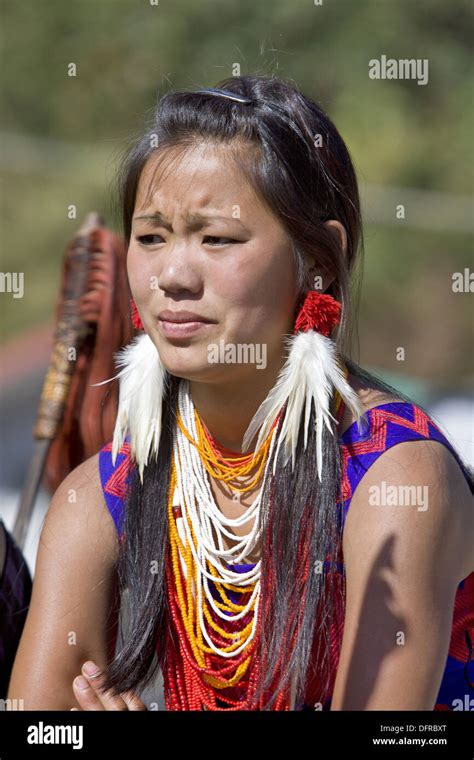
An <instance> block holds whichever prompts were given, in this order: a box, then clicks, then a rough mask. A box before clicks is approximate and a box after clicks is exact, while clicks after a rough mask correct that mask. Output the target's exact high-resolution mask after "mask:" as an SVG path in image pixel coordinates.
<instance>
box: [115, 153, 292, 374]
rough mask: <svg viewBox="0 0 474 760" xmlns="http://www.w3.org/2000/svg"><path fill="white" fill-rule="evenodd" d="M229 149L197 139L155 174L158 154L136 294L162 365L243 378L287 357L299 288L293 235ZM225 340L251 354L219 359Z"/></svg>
mask: <svg viewBox="0 0 474 760" xmlns="http://www.w3.org/2000/svg"><path fill="white" fill-rule="evenodd" d="M226 150H228V148H225V147H221V146H219V147H213V146H209V145H204V144H199V145H197V146H195V147H193V148H190V149H188V150H187V151H186V152H185V153H184V154H182V155H181V156H174V155H173V154H172V153H171V152H170V151H167V154H165V159H166V158H167V157H168V158H172V159H174V160H173V161H172V163H171V164H163V165H162V166H166V168H167V170H166V171H165V172H164V174H163V175H162V176H158V178H157V180H154V179H153V174H154V170H155V168H157V158H158V156H157V155H154V156H151V158H150V159H149V161H148V162H147V164H146V165H145V167H144V170H143V172H142V175H141V178H140V182H139V186H138V190H137V197H136V203H135V209H134V214H133V223H132V234H131V239H130V246H129V249H128V254H127V271H128V277H129V282H130V287H131V290H132V294H133V296H134V299H135V302H136V304H137V308H138V311H139V313H140V317H141V319H142V322H143V325H144V328H145V330H146V332H147V333H148V335H149V336H150V338H151V340H152V341H153V343H154V344H155V346H156V348H157V349H158V351H159V354H160V357H161V360H162V363H163V365H164V366H165V368H166V369H167V370H168V371H169V372H170V373H172V374H174V375H176V376H178V377H184V378H187V379H189V380H193V381H204V382H222V381H224V382H225V381H226V380H230V379H233V380H235V379H236V378H237V379H239V380H240V379H242V380H243V381H244V380H246V379H249V378H251V376H252V374H253V373H255V372H260V371H262V370H264V369H265V367H263V361H262V358H263V356H265V357H266V365H271V364H274V363H275V362H278V361H280V364H281V358H282V356H283V353H282V352H283V341H282V338H283V335H284V334H285V333H289V332H291V331H292V329H293V314H294V307H295V303H296V298H297V295H298V294H297V290H296V265H295V261H294V255H293V252H292V248H291V243H290V239H289V237H288V235H287V233H286V232H285V230H284V228H283V227H282V225H281V224H280V222H279V220H278V219H277V218H276V217H275V216H274V215H273V214H272V213H271V212H270V210H269V209H268V208H267V207H266V206H265V205H264V204H263V203H262V201H261V200H260V199H259V198H258V197H257V196H256V195H255V193H254V191H253V189H252V188H251V186H249V184H248V182H247V181H246V180H245V178H244V176H243V175H242V173H241V172H240V171H239V169H238V168H237V167H235V166H234V165H233V162H232V161H227V162H224V161H223V160H222V159H223V158H224V156H225V153H224V152H225V151H226ZM161 168H162V167H161V166H160V169H161ZM151 182H156V184H150V183H151ZM143 217H152V218H143ZM165 310H166V311H168V312H172V313H173V315H172V316H175V315H178V316H179V313H180V312H182V311H187V312H193V313H194V314H197V315H199V316H200V317H204V318H205V319H207V320H209V322H206V323H203V322H201V323H199V324H197V325H196V324H195V323H194V325H193V324H187V325H186V324H181V325H180V326H179V325H178V326H177V325H176V324H174V325H173V324H172V323H170V322H168V321H167V320H162V319H161V318H160V313H161V312H163V311H165ZM221 342H223V346H224V348H225V347H226V346H229V345H233V346H235V347H237V346H239V345H240V346H242V345H247V346H248V345H252V346H253V347H254V352H253V353H252V352H250V351H249V350H248V349H247V350H244V351H243V352H242V353H240V355H239V353H235V354H234V361H232V360H230V361H229V360H227V361H222V357H223V354H222V353H221V354H220V355H219V354H218V352H217V353H216V348H215V347H216V346H219V345H220V344H221ZM264 347H265V348H264ZM246 351H247V353H246ZM227 356H228V357H229V356H232V354H231V353H230V352H229V351H228V353H227ZM244 356H247V360H245V359H244V358H243V357H244ZM252 356H253V357H254V360H253V362H252V361H251V358H252ZM218 357H220V358H218ZM249 357H250V359H249ZM257 357H260V359H258V358H257ZM259 363H260V365H261V369H260V370H259V369H258V366H259Z"/></svg>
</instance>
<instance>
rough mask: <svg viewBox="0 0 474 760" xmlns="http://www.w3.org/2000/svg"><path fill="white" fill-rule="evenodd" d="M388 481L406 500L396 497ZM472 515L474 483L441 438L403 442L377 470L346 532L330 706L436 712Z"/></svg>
mask: <svg viewBox="0 0 474 760" xmlns="http://www.w3.org/2000/svg"><path fill="white" fill-rule="evenodd" d="M390 486H396V487H398V488H397V492H395V491H393V492H392V495H394V494H397V493H398V497H397V496H396V499H397V498H398V504H392V505H390V503H389V498H388V495H389V491H388V490H387V489H388V488H389V487H390ZM401 486H416V487H418V490H417V491H416V492H415V491H414V490H412V492H411V497H410V498H409V499H408V500H409V501H410V500H411V503H408V504H406V503H405V504H403V503H402V502H403V501H404V500H405V501H406V500H407V495H408V493H409V492H408V491H402V490H400V488H399V487H401ZM384 489H385V491H384ZM384 494H385V495H384ZM377 497H379V498H377ZM377 501H378V502H379V503H378V504H377ZM384 501H385V502H386V503H383V502H384ZM380 502H382V503H380ZM472 521H473V504H472V496H471V493H470V490H469V487H468V485H467V483H466V480H465V478H464V477H463V475H462V472H461V470H460V468H459V465H458V464H457V463H456V461H455V459H454V457H453V456H452V454H451V453H450V452H449V451H448V449H447V448H446V447H445V446H443V445H442V444H440V443H438V442H435V441H412V442H405V443H401V444H398V445H397V446H395V447H393V448H391V449H389V450H388V451H387V452H385V453H384V454H382V455H381V456H380V457H379V458H378V459H377V461H376V462H374V464H373V465H372V467H370V468H369V470H368V471H367V473H366V474H365V475H364V477H363V479H362V480H361V482H360V483H359V485H358V487H357V489H356V491H355V493H354V496H353V499H352V502H351V505H350V508H349V512H348V516H347V521H346V525H345V528H344V535H343V552H344V562H345V567H346V615H345V623H344V636H343V641H342V648H341V656H340V661H339V667H338V671H337V676H336V682H335V686H334V693H333V699H332V705H331V709H332V710H433V708H434V704H435V701H436V697H437V694H438V691H439V686H440V682H441V678H442V675H443V669H444V666H445V663H446V659H447V655H448V649H449V641H450V633H451V626H452V617H453V607H454V598H455V593H456V589H457V586H458V584H459V582H460V581H461V580H462V579H463V578H465V577H466V576H467V575H469V574H470V572H472V571H473V570H474V558H473V555H472V545H471V539H472V527H473V522H472Z"/></svg>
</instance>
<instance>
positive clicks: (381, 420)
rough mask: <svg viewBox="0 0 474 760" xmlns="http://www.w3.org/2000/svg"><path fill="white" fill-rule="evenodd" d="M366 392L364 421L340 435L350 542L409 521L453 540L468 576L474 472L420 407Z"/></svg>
mask: <svg viewBox="0 0 474 760" xmlns="http://www.w3.org/2000/svg"><path fill="white" fill-rule="evenodd" d="M366 398H367V399H369V398H370V400H368V403H367V405H366V406H365V409H366V415H365V418H364V421H363V423H362V424H361V426H360V427H359V426H358V425H357V423H351V424H349V426H348V427H346V430H345V431H344V432H343V433H342V436H341V444H342V451H343V478H342V484H341V502H342V509H343V527H344V541H345V543H346V544H347V543H351V544H352V545H356V544H357V545H359V544H360V545H363V543H364V541H365V538H364V535H365V532H367V533H371V534H372V539H373V540H375V535H376V534H377V532H378V531H380V534H381V535H382V536H385V535H386V534H385V531H388V532H390V531H394V529H395V526H396V525H398V526H399V531H400V534H403V532H404V530H405V528H406V527H407V526H411V527H410V532H411V530H416V534H417V536H418V537H419V538H420V540H423V536H424V538H425V539H426V540H427V541H428V542H430V541H431V539H432V541H433V543H435V542H436V541H437V540H440V538H441V537H442V536H444V537H445V539H446V542H448V541H449V540H452V546H453V547H457V556H458V558H459V559H460V566H459V568H460V569H459V572H460V574H461V578H462V577H465V575H467V574H469V573H470V572H471V571H472V569H473V568H472V557H471V558H469V555H470V552H469V548H468V546H467V544H466V535H467V534H468V531H467V530H466V528H467V526H468V525H470V524H471V523H470V521H471V520H472V507H473V505H472V490H473V479H472V473H471V472H470V471H469V469H468V466H467V465H466V464H465V463H464V462H463V461H462V459H461V457H460V456H459V454H458V452H457V451H456V448H455V446H454V445H453V444H452V442H451V441H450V440H449V438H448V436H447V434H445V433H444V432H443V431H442V429H441V427H440V426H439V425H438V424H437V423H436V422H435V420H433V419H432V417H431V416H430V415H429V414H428V413H427V412H426V411H425V410H424V409H423V408H422V407H421V406H419V405H418V404H416V403H414V402H412V401H409V400H405V399H403V398H397V397H394V396H392V397H388V398H382V397H381V396H380V395H378V394H374V395H373V396H372V397H369V396H367V397H366ZM349 505H350V507H351V508H350V510H349ZM354 512H355V513H356V517H357V518H359V517H361V516H362V515H363V519H361V520H359V519H355V518H354ZM348 514H350V515H352V518H351V519H349V520H348V519H347V517H348ZM419 521H420V522H419ZM346 522H347V525H346ZM415 523H416V527H415ZM418 523H419V524H418ZM430 536H431V538H430ZM372 539H371V540H372ZM454 572H456V571H455V570H454ZM461 578H460V579H461Z"/></svg>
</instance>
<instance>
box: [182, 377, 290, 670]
mask: <svg viewBox="0 0 474 760" xmlns="http://www.w3.org/2000/svg"><path fill="white" fill-rule="evenodd" d="M178 408H179V413H180V415H181V419H182V422H183V425H184V427H185V429H186V430H187V432H188V434H189V435H190V436H191V438H192V439H193V440H197V438H198V434H197V429H196V420H195V416H194V405H193V402H192V398H191V394H190V389H189V382H188V381H187V380H181V382H180V385H179V391H178ZM275 432H276V428H275V429H274V431H273V433H272V436H271V441H270V447H269V451H268V456H267V461H266V463H265V470H264V473H263V481H262V486H261V489H260V491H259V493H258V495H257V496H256V498H255V500H254V501H253V503H252V504H251V505H250V506H249V507H248V509H247V510H246V512H245V513H244V514H243V515H241V516H240V517H237V518H230V517H226V516H225V515H224V514H223V513H222V512H221V510H220V509H219V507H218V506H217V504H216V501H215V498H214V495H213V493H212V491H211V486H210V482H209V475H208V473H207V470H206V468H205V467H204V465H203V463H202V460H201V457H200V455H199V451H198V450H197V448H196V446H194V445H193V444H192V443H191V442H190V441H189V440H188V438H187V437H186V436H185V435H184V433H183V432H182V430H181V429H180V427H179V426H178V425H177V426H176V432H175V437H174V443H173V450H174V462H175V469H176V490H175V494H174V499H173V504H179V505H180V507H181V517H178V518H177V519H176V525H177V530H178V532H179V534H180V537H181V540H182V541H183V544H184V545H189V546H190V548H191V552H192V555H193V558H194V561H195V563H196V578H195V584H196V585H197V610H198V615H199V626H200V629H201V632H202V635H203V637H204V639H205V640H206V642H207V643H208V645H209V646H210V647H211V648H212V650H213V651H214V652H216V654H219V655H221V656H222V657H236V656H238V655H239V654H240V653H241V652H242V650H243V649H244V648H245V647H247V646H248V644H249V643H250V641H251V640H252V639H253V637H254V635H255V631H256V628H257V619H258V600H259V596H260V568H261V560H258V562H257V563H256V564H255V566H254V567H253V568H251V569H250V570H248V571H246V572H242V573H239V572H235V571H232V570H230V569H229V568H228V567H227V566H226V565H225V561H228V562H229V564H230V563H232V562H233V563H235V564H237V563H240V562H241V561H242V559H243V558H244V557H246V556H247V555H250V553H251V551H252V550H253V549H254V548H255V546H256V545H257V543H258V541H259V538H260V533H261V531H260V529H259V515H260V503H261V495H262V493H263V490H264V487H265V483H266V478H267V474H268V472H269V469H270V462H271V459H272V453H273V449H274V444H275V440H276V436H275ZM253 518H255V519H254V525H253V528H252V530H251V531H250V532H249V533H248V535H247V536H244V537H243V538H242V539H241V540H239V541H238V542H237V543H236V545H235V546H233V547H231V548H230V549H226V548H225V547H224V543H223V540H222V539H223V536H227V537H228V538H231V539H235V535H234V534H233V533H231V532H229V530H227V528H228V527H229V526H240V525H243V524H244V523H246V522H249V521H250V520H251V519H253ZM191 526H192V529H193V532H194V535H195V537H196V542H197V547H196V546H194V543H193V540H192V534H191ZM212 528H214V530H215V535H216V536H217V546H216V541H215V538H214V535H213V532H212ZM180 560H181V567H182V568H183V572H184V574H186V566H185V563H184V559H183V558H182V557H181V553H180ZM207 561H209V562H210V563H211V564H212V565H213V567H215V569H216V571H217V576H214V575H212V574H210V573H209V572H208V570H207ZM209 580H211V581H214V582H215V581H218V582H222V583H231V584H233V585H235V586H242V587H245V586H249V585H251V584H252V583H255V588H254V590H253V592H252V594H251V596H250V598H249V600H248V602H247V604H246V605H245V607H244V609H243V610H242V611H241V612H239V613H238V614H235V615H232V614H231V615H227V614H225V613H224V612H223V611H222V610H221V609H219V607H218V606H217V605H216V603H215V600H214V597H213V596H212V593H211V589H210V586H209ZM203 590H204V593H205V596H206V599H207V601H208V603H209V605H210V606H211V607H212V609H213V610H214V611H215V612H216V614H217V615H218V616H219V617H220V618H221V619H222V620H226V621H227V622H229V621H235V620H239V619H240V618H242V617H244V616H245V615H247V614H248V612H249V610H250V609H251V607H252V605H253V602H254V601H255V611H254V616H253V620H252V630H251V633H250V635H249V637H248V638H247V639H246V640H245V642H244V643H243V644H242V646H240V647H239V648H238V649H235V650H234V651H232V652H223V651H222V650H221V649H219V648H217V647H216V646H215V644H214V643H213V642H212V641H211V639H210V637H209V635H208V633H207V630H206V624H205V620H204V618H203V612H202V599H203ZM193 593H194V589H193Z"/></svg>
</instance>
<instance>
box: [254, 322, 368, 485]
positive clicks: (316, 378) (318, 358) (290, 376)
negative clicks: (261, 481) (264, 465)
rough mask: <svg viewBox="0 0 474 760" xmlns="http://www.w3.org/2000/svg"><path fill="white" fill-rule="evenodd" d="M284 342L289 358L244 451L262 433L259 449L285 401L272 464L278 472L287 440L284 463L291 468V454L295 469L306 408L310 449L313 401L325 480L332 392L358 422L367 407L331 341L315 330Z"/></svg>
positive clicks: (257, 416)
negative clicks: (324, 448) (325, 441)
mask: <svg viewBox="0 0 474 760" xmlns="http://www.w3.org/2000/svg"><path fill="white" fill-rule="evenodd" d="M285 342H286V348H287V350H288V351H289V355H288V358H287V360H286V362H285V364H284V366H283V367H282V369H281V370H280V373H279V375H278V378H277V381H276V383H275V385H274V387H273V388H272V389H271V390H270V392H269V394H268V396H267V398H266V399H265V400H264V401H263V402H262V403H261V404H260V406H259V408H258V409H257V411H256V412H255V414H254V416H253V418H252V419H251V421H250V424H249V426H248V428H247V430H246V432H245V435H244V438H243V442H242V450H243V451H246V450H247V449H248V447H249V446H250V443H251V442H252V440H253V438H254V436H255V435H256V434H257V432H258V431H260V432H259V435H258V439H257V444H256V448H255V451H258V449H259V447H260V446H261V444H262V443H263V441H264V440H265V438H266V437H267V435H268V433H269V432H270V429H271V427H272V425H273V423H274V421H275V418H276V416H277V414H278V412H279V411H280V409H281V408H282V407H283V405H284V404H285V403H286V409H285V412H284V416H283V421H282V424H281V428H280V431H279V433H278V439H279V440H278V443H277V447H276V450H275V457H274V460H273V473H275V467H276V460H277V457H278V450H279V448H280V445H281V443H282V441H284V444H285V459H284V463H285V465H286V464H287V463H288V461H289V458H290V456H291V468H292V470H293V469H294V464H295V451H296V444H297V441H298V433H299V429H300V424H301V421H302V414H303V410H304V449H305V450H306V445H307V442H308V427H309V420H310V415H311V407H312V404H313V403H314V408H315V413H316V426H315V428H316V433H317V436H316V456H317V467H318V477H319V479H320V480H321V473H322V464H323V463H322V433H323V424H324V425H326V427H327V428H328V430H329V431H330V432H331V433H333V429H332V426H331V422H330V420H331V419H332V420H333V421H334V422H336V420H335V418H334V417H333V415H332V414H331V413H330V411H329V404H330V400H331V396H332V393H333V390H334V389H335V390H336V391H338V392H339V393H340V395H341V396H342V398H343V399H344V402H345V403H346V404H347V406H348V407H349V408H350V409H351V411H352V412H353V414H354V416H355V417H356V420H357V422H358V424H359V421H360V417H361V416H362V414H363V407H362V405H361V403H360V401H359V398H358V396H357V394H356V393H355V392H354V391H353V389H352V388H351V386H350V385H349V383H348V382H347V380H346V378H345V376H344V373H343V372H342V370H341V367H340V365H339V363H338V361H337V354H336V346H335V344H334V342H333V341H332V340H331V339H330V338H327V337H325V336H324V335H321V334H320V333H318V332H315V331H314V330H308V331H306V332H299V333H297V334H296V335H291V336H289V337H286V339H285Z"/></svg>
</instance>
